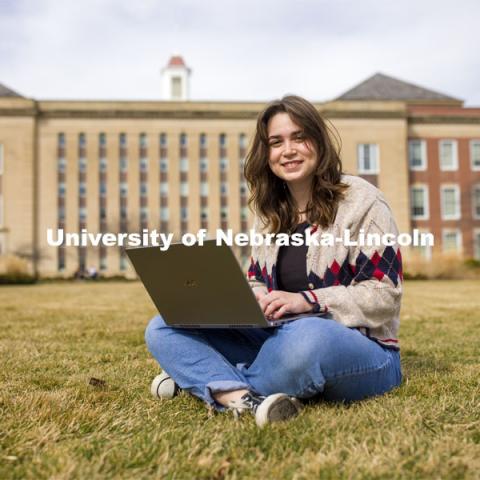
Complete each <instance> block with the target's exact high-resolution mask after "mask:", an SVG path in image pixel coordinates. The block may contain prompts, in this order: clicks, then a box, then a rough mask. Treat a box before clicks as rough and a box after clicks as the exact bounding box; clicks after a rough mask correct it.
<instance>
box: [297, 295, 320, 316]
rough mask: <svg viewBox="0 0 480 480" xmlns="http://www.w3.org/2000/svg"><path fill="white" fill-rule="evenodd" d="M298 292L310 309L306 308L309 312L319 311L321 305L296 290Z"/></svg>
mask: <svg viewBox="0 0 480 480" xmlns="http://www.w3.org/2000/svg"><path fill="white" fill-rule="evenodd" d="M298 293H299V294H300V295H301V296H302V297H303V299H304V300H305V302H306V303H307V305H308V306H309V307H310V310H308V311H309V312H312V313H319V312H320V310H321V306H320V304H319V303H318V302H316V301H314V300H311V299H310V298H309V296H308V295H307V294H306V293H305V292H298Z"/></svg>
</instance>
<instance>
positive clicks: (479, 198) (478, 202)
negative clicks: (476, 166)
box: [472, 184, 480, 219]
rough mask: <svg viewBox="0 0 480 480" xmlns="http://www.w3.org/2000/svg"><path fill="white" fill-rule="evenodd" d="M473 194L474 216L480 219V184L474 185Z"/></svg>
mask: <svg viewBox="0 0 480 480" xmlns="http://www.w3.org/2000/svg"><path fill="white" fill-rule="evenodd" d="M472 194H473V195H472V197H473V198H472V207H473V212H472V213H473V218H476V219H480V184H477V185H474V187H473V191H472Z"/></svg>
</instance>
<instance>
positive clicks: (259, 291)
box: [252, 287, 268, 302]
mask: <svg viewBox="0 0 480 480" xmlns="http://www.w3.org/2000/svg"><path fill="white" fill-rule="evenodd" d="M252 290H253V294H254V295H255V298H256V299H257V301H258V302H259V301H260V299H261V298H263V297H264V296H265V295H268V289H267V287H255V288H253V289H252Z"/></svg>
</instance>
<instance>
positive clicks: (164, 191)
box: [160, 182, 168, 197]
mask: <svg viewBox="0 0 480 480" xmlns="http://www.w3.org/2000/svg"><path fill="white" fill-rule="evenodd" d="M167 195H168V183H167V182H162V183H160V196H161V197H166V196H167Z"/></svg>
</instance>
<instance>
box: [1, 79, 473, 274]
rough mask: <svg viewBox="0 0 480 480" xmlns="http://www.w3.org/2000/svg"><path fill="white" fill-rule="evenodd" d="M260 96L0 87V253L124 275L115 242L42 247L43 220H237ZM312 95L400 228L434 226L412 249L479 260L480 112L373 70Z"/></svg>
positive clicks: (65, 223)
mask: <svg viewBox="0 0 480 480" xmlns="http://www.w3.org/2000/svg"><path fill="white" fill-rule="evenodd" d="M264 105H265V103H263V102H195V101H183V100H182V101H175V100H165V101H159V102H154V101H150V102H141V101H130V102H127V101H125V102H118V101H103V102H102V101H38V100H34V99H29V98H25V97H22V96H20V95H18V94H16V93H15V92H13V91H12V90H9V89H8V88H6V87H3V86H0V254H16V255H21V256H23V257H25V258H28V259H29V261H30V264H31V268H32V271H34V272H37V273H39V274H40V275H42V276H71V275H73V274H74V273H75V272H76V271H78V270H79V269H84V268H88V267H95V269H97V270H98V271H99V272H100V273H103V274H105V275H117V274H122V275H127V276H130V275H133V272H132V269H131V267H130V265H129V263H128V261H127V258H126V256H125V252H124V249H123V248H122V247H87V248H84V247H64V246H62V245H60V246H58V247H57V246H55V247H53V246H50V245H48V242H47V231H48V229H52V230H54V231H55V232H56V231H57V229H63V230H64V231H65V232H81V231H88V232H89V233H102V232H103V233H106V232H113V233H121V232H143V231H144V230H145V231H146V230H153V229H156V230H157V231H159V232H172V233H174V235H175V238H176V239H177V240H178V239H179V238H180V236H181V235H182V234H183V233H185V232H196V231H197V230H198V229H199V228H205V229H207V231H208V232H209V234H210V235H214V233H215V231H216V229H227V228H232V229H233V231H235V232H241V231H246V230H248V228H250V226H251V222H252V214H251V213H250V212H249V210H248V207H247V200H248V191H247V185H246V183H245V180H244V178H243V164H244V160H245V156H246V152H247V149H248V145H249V141H250V140H251V138H252V135H253V132H254V128H255V119H256V116H257V114H258V113H259V111H260V110H261V109H262V108H263V107H264ZM315 105H316V107H317V108H318V110H319V111H320V112H321V113H322V114H323V115H324V117H326V118H327V119H328V120H329V121H330V122H331V124H332V125H333V127H334V129H335V130H336V131H337V132H338V135H339V137H340V139H341V144H342V149H341V156H342V161H343V166H344V170H345V171H346V172H347V173H352V174H356V175H360V176H362V177H364V178H366V179H367V180H369V181H370V182H372V183H373V184H375V185H376V186H378V187H379V188H380V189H381V190H382V191H383V192H384V194H385V196H386V198H387V200H388V202H389V203H390V205H391V207H392V209H393V212H394V215H395V218H396V220H397V224H398V226H399V229H400V231H402V232H411V231H412V229H414V228H418V229H419V230H420V231H423V232H431V233H433V234H434V237H435V246H434V247H433V248H423V249H418V253H419V254H420V255H422V256H424V257H425V258H428V259H431V258H433V257H434V256H435V255H436V254H437V253H443V252H452V251H453V252H457V253H459V254H460V255H462V256H463V257H465V258H477V259H480V109H476V108H465V107H463V103H462V101H461V100H458V99H455V98H451V97H448V96H445V95H442V94H438V93H436V92H433V91H431V90H427V89H424V88H421V87H417V86H415V85H412V84H409V83H406V82H402V81H400V80H396V79H393V78H391V77H387V76H385V75H381V74H377V75H374V76H373V77H371V78H369V79H367V80H366V81H365V82H362V83H361V84H360V85H357V86H356V87H354V88H353V89H352V90H350V91H348V92H346V93H345V94H343V95H341V96H340V97H338V98H336V99H334V100H332V101H329V102H324V103H316V104H315ZM238 253H239V254H240V255H243V256H245V255H248V249H247V248H243V250H242V251H240V250H239V251H238ZM405 254H406V255H407V256H408V254H409V252H408V250H406V251H405Z"/></svg>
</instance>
